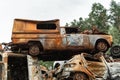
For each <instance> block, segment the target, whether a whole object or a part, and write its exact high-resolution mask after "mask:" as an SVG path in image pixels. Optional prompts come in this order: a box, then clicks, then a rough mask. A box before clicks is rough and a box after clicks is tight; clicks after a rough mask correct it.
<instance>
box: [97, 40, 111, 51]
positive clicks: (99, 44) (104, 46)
mask: <svg viewBox="0 0 120 80" xmlns="http://www.w3.org/2000/svg"><path fill="white" fill-rule="evenodd" d="M95 49H96V50H97V52H106V51H107V50H108V49H109V45H108V43H107V42H106V41H103V40H100V41H98V42H97V43H96V46H95Z"/></svg>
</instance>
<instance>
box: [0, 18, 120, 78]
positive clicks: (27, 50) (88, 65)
mask: <svg viewBox="0 0 120 80" xmlns="http://www.w3.org/2000/svg"><path fill="white" fill-rule="evenodd" d="M11 39H12V42H10V43H2V44H1V45H0V52H1V53H2V54H3V53H4V52H8V54H9V52H11V53H13V55H14V54H22V55H25V56H29V57H30V58H28V63H30V64H27V63H24V64H26V66H25V68H24V69H25V71H24V72H25V73H24V74H25V75H26V74H27V76H25V75H24V77H26V78H25V80H28V79H30V77H31V76H32V77H31V78H33V74H31V73H30V72H32V71H30V70H33V68H32V67H31V66H30V65H32V66H34V63H32V64H31V58H32V60H33V61H34V58H35V59H36V58H37V59H41V60H47V61H48V60H50V61H53V60H54V61H55V60H65V61H64V63H63V64H59V63H56V64H55V65H54V66H53V69H52V70H48V69H46V68H45V67H43V66H42V65H41V66H39V67H40V70H39V69H38V65H37V67H35V66H34V71H35V72H34V74H36V75H37V76H39V77H40V78H42V79H43V80H120V46H119V45H118V46H113V47H112V43H113V39H112V36H111V35H109V34H105V33H102V32H99V31H98V30H97V29H96V28H93V29H92V30H90V31H88V30H87V31H83V32H79V31H78V28H76V27H61V26H60V24H59V19H55V20H48V21H37V20H26V19H15V20H14V25H13V30H12V37H11ZM2 46H4V48H2ZM111 47H112V48H111ZM109 48H111V50H110V54H106V52H107V51H108V50H109ZM8 58H10V57H8ZM20 58H21V57H20ZM15 59H16V60H17V58H16V57H14V58H10V61H9V60H8V59H7V60H8V62H9V63H10V65H9V68H11V69H12V71H11V74H12V72H14V74H17V72H18V71H19V72H20V70H18V69H16V68H15V67H14V68H15V69H13V64H14V65H15V66H17V68H19V65H20V64H19V61H14V60H15ZM29 59H30V60H29ZM11 61H12V62H11ZM26 61H27V60H26ZM1 62H2V64H1V65H3V61H2V59H1ZM14 62H15V63H14ZM23 62H24V61H23ZM23 62H22V63H23ZM37 62H38V61H36V64H37ZM18 64H19V65H18ZM24 64H22V66H24ZM27 68H30V69H27ZM35 68H36V69H35ZM21 69H22V68H21ZM14 70H16V71H14ZM39 71H40V72H41V74H40V73H39ZM19 72H18V73H19ZM27 72H28V73H27ZM1 74H3V73H2V72H1ZM6 74H7V73H6ZM9 74H10V73H9ZM29 74H30V75H29ZM21 76H22V74H21ZM12 77H14V76H13V75H12ZM17 77H18V79H19V80H20V77H19V76H18V75H17ZM28 77H29V78H28ZM40 78H39V79H40ZM39 79H37V78H35V79H30V80H39ZM2 80H3V79H2ZM11 80H14V79H11ZM40 80H41V79H40Z"/></svg>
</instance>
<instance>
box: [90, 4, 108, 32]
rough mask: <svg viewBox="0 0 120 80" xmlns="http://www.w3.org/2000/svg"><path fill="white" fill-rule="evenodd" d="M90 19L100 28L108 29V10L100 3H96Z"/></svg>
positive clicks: (92, 23)
mask: <svg viewBox="0 0 120 80" xmlns="http://www.w3.org/2000/svg"><path fill="white" fill-rule="evenodd" d="M89 21H90V24H91V25H95V26H97V27H98V28H99V29H100V30H102V31H106V30H108V16H107V10H106V9H105V8H104V6H103V5H101V4H100V3H94V4H93V6H92V11H91V12H90V14H89Z"/></svg>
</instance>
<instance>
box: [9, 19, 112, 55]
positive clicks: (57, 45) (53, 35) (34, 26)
mask: <svg viewBox="0 0 120 80" xmlns="http://www.w3.org/2000/svg"><path fill="white" fill-rule="evenodd" d="M11 39H12V43H11V49H12V51H13V52H16V51H22V50H27V51H28V54H30V55H33V56H36V55H38V54H40V53H41V52H45V51H65V50H72V51H86V50H88V51H90V50H96V51H103V52H105V51H107V50H108V48H109V47H110V46H111V45H112V36H111V35H108V34H85V33H80V32H78V30H77V28H72V27H60V24H59V19H55V20H48V21H37V20H25V19H15V20H14V26H13V30H12V38H11ZM23 46H24V47H23Z"/></svg>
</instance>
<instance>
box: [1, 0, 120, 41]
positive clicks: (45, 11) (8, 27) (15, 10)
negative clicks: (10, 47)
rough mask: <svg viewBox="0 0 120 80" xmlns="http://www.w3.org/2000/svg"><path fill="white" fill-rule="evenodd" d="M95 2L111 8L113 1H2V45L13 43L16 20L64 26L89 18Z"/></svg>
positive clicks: (117, 0)
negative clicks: (55, 22) (40, 21)
mask: <svg viewBox="0 0 120 80" xmlns="http://www.w3.org/2000/svg"><path fill="white" fill-rule="evenodd" d="M115 1H116V2H120V1H119V0H115ZM95 2H96V3H98V2H99V3H101V4H102V5H103V6H104V7H105V8H109V5H110V2H111V0H0V27H1V29H0V43H2V42H11V33H12V27H13V20H14V18H23V19H33V20H51V19H60V23H61V26H64V25H65V23H67V22H68V23H69V22H71V21H73V19H78V18H79V17H83V18H86V17H88V14H89V13H90V11H91V7H92V4H93V3H95Z"/></svg>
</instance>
